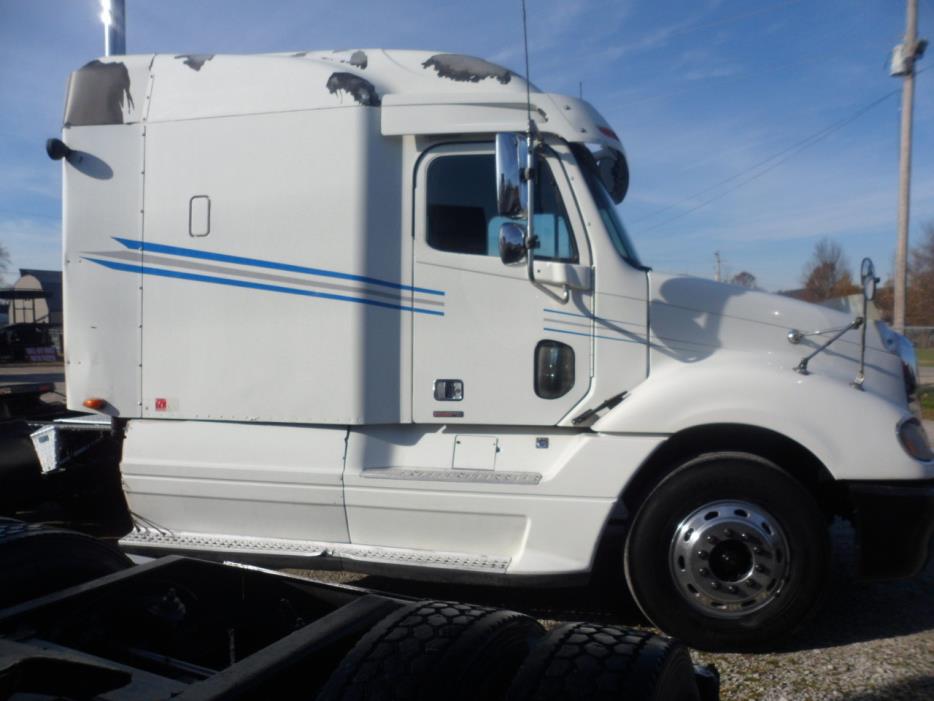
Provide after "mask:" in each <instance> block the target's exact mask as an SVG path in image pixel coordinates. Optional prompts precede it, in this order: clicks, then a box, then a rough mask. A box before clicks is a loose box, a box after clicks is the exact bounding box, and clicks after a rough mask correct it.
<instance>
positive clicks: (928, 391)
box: [918, 385, 934, 419]
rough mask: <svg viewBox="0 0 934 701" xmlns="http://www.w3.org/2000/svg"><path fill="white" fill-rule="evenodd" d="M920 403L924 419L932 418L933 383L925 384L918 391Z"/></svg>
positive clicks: (933, 408) (933, 412) (933, 405)
mask: <svg viewBox="0 0 934 701" xmlns="http://www.w3.org/2000/svg"><path fill="white" fill-rule="evenodd" d="M918 401H919V402H920V403H921V415H922V416H923V417H924V418H925V419H934V385H925V386H924V387H922V388H921V390H920V391H919V392H918Z"/></svg>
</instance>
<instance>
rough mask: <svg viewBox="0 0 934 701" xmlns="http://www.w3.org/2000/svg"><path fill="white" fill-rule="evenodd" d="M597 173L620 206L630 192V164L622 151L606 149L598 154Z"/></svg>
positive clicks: (596, 158)
mask: <svg viewBox="0 0 934 701" xmlns="http://www.w3.org/2000/svg"><path fill="white" fill-rule="evenodd" d="M595 160H596V162H597V172H599V174H600V179H601V180H602V181H603V185H604V187H606V191H607V192H608V193H609V194H610V197H611V198H612V200H613V202H614V203H615V204H619V203H620V202H622V201H623V199H625V197H626V193H627V192H628V191H629V164H628V163H627V162H626V156H624V155H623V152H622V151H617V150H615V149H605V150H603V151H601V152H600V153H598V154H596V156H595Z"/></svg>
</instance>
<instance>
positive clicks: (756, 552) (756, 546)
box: [752, 545, 762, 555]
mask: <svg viewBox="0 0 934 701" xmlns="http://www.w3.org/2000/svg"><path fill="white" fill-rule="evenodd" d="M752 551H753V552H754V553H755V554H756V555H761V554H762V548H760V547H759V546H758V545H754V546H753V548H752Z"/></svg>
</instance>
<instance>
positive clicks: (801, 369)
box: [794, 316, 864, 375]
mask: <svg viewBox="0 0 934 701" xmlns="http://www.w3.org/2000/svg"><path fill="white" fill-rule="evenodd" d="M863 321H864V319H863V317H861V316H858V317H856V318H855V319H853V321H852V322H851V323H849V324H847V325H846V326H844V327H843V328H842V329H840V330H839V331H837V333H836V334H834V336H833V337H832V338H831V339H830V340H829V341H827V342H826V343H825V344H824V345H822V346H821V347H819V348H817V349H816V350H815V351H814V352H813V353H811V354H810V355H806V356H804V357H803V358H801V362H800V363H798V364H797V365H795V368H794V370H795V372H797V373H798V374H800V375H808V374H810V373H809V372H808V363H809V362H810V361H811V359H812V358H813V357H814V356H816V355H818V354H820V353H823V352H824V351H825V350H827V348H829V347H830V345H831V344H832V343H834V342H835V341H836V340H837V339H838V338H840V337H841V336H842V335H843V334H845V333H846V332H847V331H849V330H850V329H858V328H859V327H860V326H862V325H863Z"/></svg>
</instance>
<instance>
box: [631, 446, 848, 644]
mask: <svg viewBox="0 0 934 701" xmlns="http://www.w3.org/2000/svg"><path fill="white" fill-rule="evenodd" d="M830 560H831V550H830V536H829V529H828V523H827V518H826V516H825V515H824V513H823V512H822V511H821V509H820V507H819V505H818V504H817V501H816V499H815V498H814V496H813V495H812V494H811V493H810V492H809V491H808V490H807V489H806V488H805V487H804V486H803V485H802V484H801V483H800V482H798V481H797V480H795V479H794V478H793V477H791V476H790V475H789V474H788V473H786V472H785V471H783V470H782V469H781V468H779V467H778V466H777V465H775V464H774V463H772V462H770V461H768V460H765V459H763V458H759V457H757V456H755V455H751V454H746V453H726V452H724V453H711V454H708V455H703V456H700V457H698V458H695V459H693V460H690V461H688V462H687V463H685V464H684V465H682V466H680V467H679V468H678V469H677V470H676V471H675V472H673V473H672V474H671V475H669V476H668V477H666V478H665V479H664V480H663V481H662V482H661V483H660V484H659V485H658V486H657V487H656V488H655V489H654V491H653V492H652V493H651V494H650V495H649V497H648V498H647V499H646V500H645V501H644V502H643V503H642V505H641V506H640V508H639V510H638V512H637V513H636V516H635V519H634V520H633V522H632V525H631V527H630V529H629V534H628V536H627V539H626V545H625V551H624V557H623V566H624V570H625V574H626V581H627V583H628V585H629V589H630V591H631V592H632V594H633V596H634V598H635V599H636V602H637V603H638V605H639V607H640V608H641V609H642V612H643V613H644V614H645V615H646V616H647V617H648V618H649V619H650V620H651V621H652V622H653V623H654V624H655V625H657V626H658V627H659V628H661V629H662V630H663V631H665V632H666V633H668V634H669V635H673V636H675V637H677V638H680V639H681V640H684V641H685V642H686V643H687V644H688V645H690V646H691V647H696V648H700V649H707V650H731V649H732V650H749V649H758V648H762V647H763V646H768V645H774V643H775V642H776V641H778V640H780V639H782V638H785V637H787V636H788V635H790V634H792V633H793V632H795V631H796V630H798V629H799V628H800V627H801V626H802V625H803V624H804V623H805V622H806V621H807V620H808V619H809V618H810V617H811V616H812V615H813V614H814V613H815V612H816V610H817V609H818V608H819V606H820V604H821V602H822V600H823V595H824V593H825V591H826V582H827V579H828V575H829V572H830Z"/></svg>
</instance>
